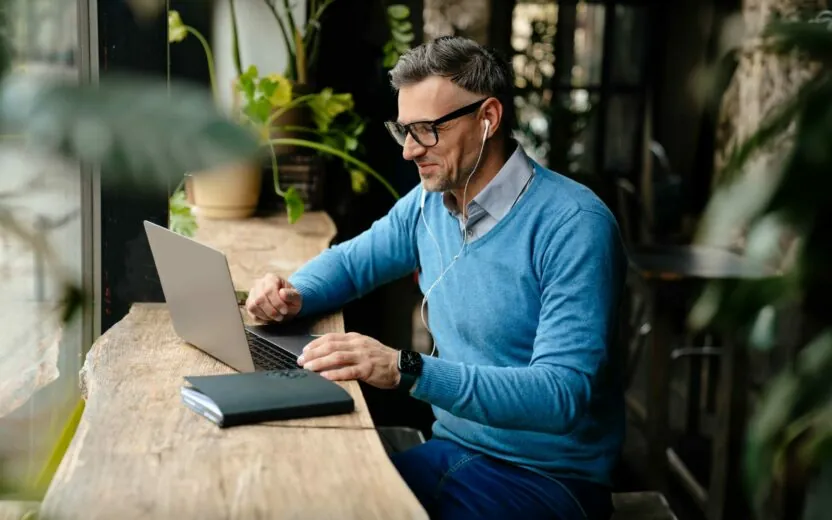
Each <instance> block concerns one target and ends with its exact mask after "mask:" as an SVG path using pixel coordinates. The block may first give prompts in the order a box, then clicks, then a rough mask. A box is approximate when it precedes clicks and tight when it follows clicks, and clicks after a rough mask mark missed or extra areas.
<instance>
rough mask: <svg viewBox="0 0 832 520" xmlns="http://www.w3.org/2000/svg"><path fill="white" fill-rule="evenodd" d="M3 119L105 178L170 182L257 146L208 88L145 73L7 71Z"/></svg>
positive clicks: (7, 129)
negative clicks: (44, 76) (83, 81)
mask: <svg viewBox="0 0 832 520" xmlns="http://www.w3.org/2000/svg"><path fill="white" fill-rule="evenodd" d="M0 125H2V130H3V133H4V134H7V135H8V134H14V135H20V136H22V138H23V143H24V145H25V146H27V147H29V148H31V149H33V150H37V151H38V152H40V153H43V152H47V153H52V154H56V155H59V156H62V157H66V158H68V159H78V160H82V161H86V162H90V163H97V164H100V165H101V167H102V172H103V173H102V174H103V177H102V180H104V181H107V180H109V178H110V177H112V176H117V177H118V178H119V179H125V178H127V179H130V180H133V181H136V182H137V183H138V182H142V183H162V184H164V185H166V184H167V182H168V180H169V179H170V178H172V177H173V176H174V175H175V176H181V175H182V173H183V172H186V171H192V172H198V171H201V170H206V169H209V168H213V167H216V166H219V165H224V164H230V163H235V162H239V161H241V160H246V159H250V158H252V157H254V156H255V154H256V153H257V152H258V142H257V139H256V137H255V136H254V135H253V134H252V133H250V132H249V131H248V130H246V129H244V128H242V127H241V126H239V125H237V124H235V123H234V122H232V121H230V120H228V119H226V118H225V117H224V116H223V115H221V114H220V113H219V112H218V111H217V109H216V106H215V105H214V103H213V101H212V99H211V96H210V95H209V94H208V93H207V92H206V91H204V90H202V89H199V88H196V87H190V86H185V85H180V84H172V85H170V86H168V85H166V84H165V83H164V82H162V81H157V80H148V79H146V78H143V77H111V78H108V79H104V80H102V81H101V83H100V85H98V86H91V85H71V84H63V83H47V82H43V81H42V80H41V81H38V80H33V79H32V78H18V77H8V78H6V79H5V80H4V82H3V84H2V90H0Z"/></svg>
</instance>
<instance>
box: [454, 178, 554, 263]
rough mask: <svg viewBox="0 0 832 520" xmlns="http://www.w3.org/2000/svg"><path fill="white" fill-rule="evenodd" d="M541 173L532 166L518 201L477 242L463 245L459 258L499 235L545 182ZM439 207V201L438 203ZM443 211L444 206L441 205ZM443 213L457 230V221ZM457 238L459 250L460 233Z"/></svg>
mask: <svg viewBox="0 0 832 520" xmlns="http://www.w3.org/2000/svg"><path fill="white" fill-rule="evenodd" d="M542 174H543V172H542V171H540V167H539V166H538V165H537V164H536V163H535V164H534V173H533V175H532V177H531V179H529V185H528V187H527V188H526V192H525V193H524V194H523V196H522V197H520V200H518V201H517V203H516V204H515V205H514V207H512V208H511V209H510V210H509V212H508V213H507V214H506V215H505V216H504V217H503V218H501V219H500V220H499V221H498V222H497V223H496V224H495V225H494V227H492V228H491V229H490V230H488V232H487V233H485V234H484V235H482V236H481V237H479V238H478V239H477V240H475V241H473V242H470V243H468V244H466V245H465V249H464V250H463V251H462V253H460V256H462V255H464V254H465V251H466V250H476V249H478V248H481V247H483V244H485V243H487V242H488V241H490V240H492V239H493V238H494V236H495V235H498V234H500V232H501V231H502V229H503V228H505V227H507V226H508V225H509V224H510V223H511V222H512V221H513V220H514V219H515V218H516V216H517V214H519V213H522V212H523V209H524V208H525V207H526V206H527V205H528V201H529V200H530V199H532V198H533V197H534V195H535V194H536V193H537V191H538V190H537V187H538V185H539V184H540V183H541V182H545V179H542ZM440 205H442V204H441V201H440ZM442 207H443V209H444V205H442ZM443 213H445V216H446V217H447V218H448V221H449V222H451V224H452V226H451V227H453V229H455V230H457V231H458V230H459V226H458V225H457V221H456V219H455V217H454V216H453V215H450V214H448V213H447V212H443ZM456 235H457V237H458V238H459V239H460V242H456V244H457V245H458V246H459V247H460V248H461V247H462V233H456Z"/></svg>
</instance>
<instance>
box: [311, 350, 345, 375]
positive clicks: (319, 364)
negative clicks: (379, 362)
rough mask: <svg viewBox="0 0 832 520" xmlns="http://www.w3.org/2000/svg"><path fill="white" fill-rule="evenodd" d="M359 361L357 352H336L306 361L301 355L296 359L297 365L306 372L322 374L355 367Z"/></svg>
mask: <svg viewBox="0 0 832 520" xmlns="http://www.w3.org/2000/svg"><path fill="white" fill-rule="evenodd" d="M359 360H360V356H359V355H358V353H357V352H351V351H344V350H337V351H335V352H332V353H331V354H327V355H325V356H322V357H319V358H314V359H306V355H303V356H301V357H300V358H298V364H299V365H300V366H302V367H303V368H305V369H307V370H312V371H314V372H323V371H326V370H333V369H337V368H342V367H346V366H350V365H355V364H356V363H358V361H359Z"/></svg>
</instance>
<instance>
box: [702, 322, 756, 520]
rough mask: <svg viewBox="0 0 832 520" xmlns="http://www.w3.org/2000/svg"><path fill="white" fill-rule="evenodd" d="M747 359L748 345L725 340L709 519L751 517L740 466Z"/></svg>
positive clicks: (724, 519) (718, 396) (718, 397)
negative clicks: (746, 347)
mask: <svg viewBox="0 0 832 520" xmlns="http://www.w3.org/2000/svg"><path fill="white" fill-rule="evenodd" d="M747 358H748V353H747V351H746V349H745V346H743V345H737V344H736V343H735V342H733V341H731V338H725V344H724V351H723V355H722V356H721V357H720V364H721V366H720V375H719V379H720V384H719V391H718V394H717V403H716V406H717V410H716V428H715V430H714V445H713V455H712V456H713V459H712V465H711V481H710V489H709V491H708V511H707V517H708V520H733V519H735V518H750V516H749V514H748V506H747V502H746V500H745V494H744V492H743V487H742V485H741V482H742V471H741V467H740V465H741V461H742V454H743V449H744V443H743V441H744V438H745V425H746V419H747V415H746V412H747V405H748V385H747V381H748V378H747V375H746V371H747V369H748V363H747V362H746V361H747Z"/></svg>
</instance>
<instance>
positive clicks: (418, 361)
mask: <svg viewBox="0 0 832 520" xmlns="http://www.w3.org/2000/svg"><path fill="white" fill-rule="evenodd" d="M399 370H401V371H402V372H403V373H405V374H420V373H421V372H422V356H420V355H419V353H418V352H411V351H409V350H403V351H402V355H401V366H399Z"/></svg>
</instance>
